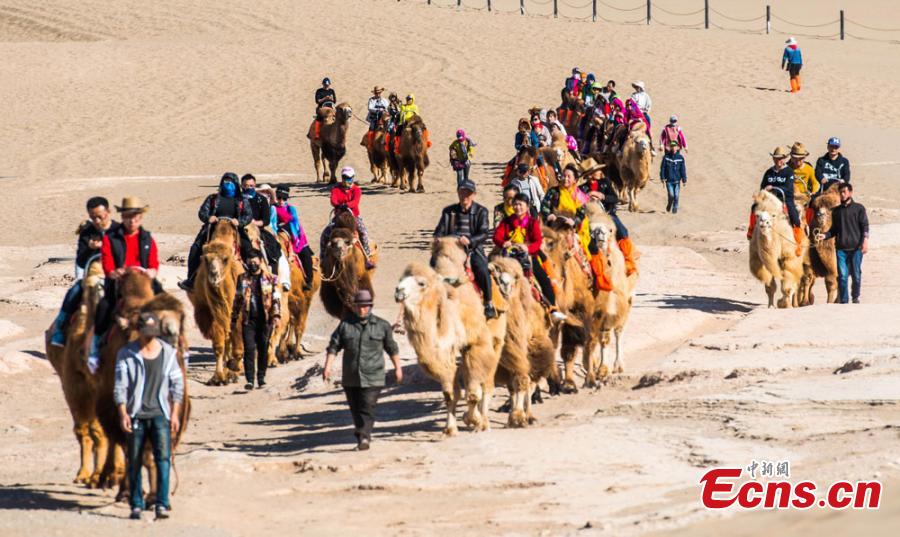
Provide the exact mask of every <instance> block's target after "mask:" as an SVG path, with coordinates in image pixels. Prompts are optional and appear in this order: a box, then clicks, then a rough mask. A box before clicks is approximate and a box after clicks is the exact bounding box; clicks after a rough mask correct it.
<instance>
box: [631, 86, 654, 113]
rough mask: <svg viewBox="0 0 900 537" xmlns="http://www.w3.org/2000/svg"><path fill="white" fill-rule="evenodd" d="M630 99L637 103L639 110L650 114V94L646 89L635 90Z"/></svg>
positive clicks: (651, 102) (651, 104) (651, 103)
mask: <svg viewBox="0 0 900 537" xmlns="http://www.w3.org/2000/svg"><path fill="white" fill-rule="evenodd" d="M631 100H632V101H634V102H635V104H637V105H638V108H640V109H641V112H645V113H647V114H650V107H651V106H653V101H652V100H650V95H649V94H648V93H647V92H646V91H636V92H634V93H632V94H631Z"/></svg>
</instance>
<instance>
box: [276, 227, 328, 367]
mask: <svg viewBox="0 0 900 537" xmlns="http://www.w3.org/2000/svg"><path fill="white" fill-rule="evenodd" d="M278 242H279V244H280V245H281V255H284V256H287V257H288V259H290V262H289V265H290V267H291V291H290V293H282V301H283V302H282V310H281V311H283V312H289V313H290V314H289V315H284V314H283V313H282V319H283V321H284V322H283V323H281V324H284V328H285V329H284V331H283V332H280V333H279V334H280V337H279V338H278V339H275V338H274V336H273V339H272V341H273V342H279V344H278V347H279V348H278V352H279V353H280V354H281V356H282V359H296V358H299V357H300V355H301V351H302V349H303V346H302V340H303V334H304V333H305V332H306V320H307V318H308V317H309V308H310V306H311V305H312V300H313V297H314V296H315V294H316V291H318V290H319V287H320V285H321V284H322V272H321V271H320V270H319V262H318V258H317V257H313V274H312V286H311V288H310V289H309V290H308V291H304V290H303V285H304V284H305V283H306V277H307V276H306V275H305V274H304V273H303V269H301V268H300V264H299V261H298V260H297V259H296V254H294V252H293V250H292V248H291V239H290V236H289V235H288V234H287V232H284V231H282V232H279V233H278ZM285 301H286V302H285ZM275 347H276V345H274V344H273V345H271V346H270V348H271V349H272V351H273V352H274V350H275ZM273 357H274V354H273V355H270V363H271V359H272V358H273Z"/></svg>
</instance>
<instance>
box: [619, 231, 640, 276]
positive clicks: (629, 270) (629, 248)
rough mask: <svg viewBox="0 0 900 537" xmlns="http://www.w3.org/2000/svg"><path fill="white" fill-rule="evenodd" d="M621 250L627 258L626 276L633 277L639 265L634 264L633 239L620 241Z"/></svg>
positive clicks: (626, 238)
mask: <svg viewBox="0 0 900 537" xmlns="http://www.w3.org/2000/svg"><path fill="white" fill-rule="evenodd" d="M619 249H620V250H622V255H624V256H625V275H626V276H631V275H632V274H634V273H635V272H637V265H635V264H634V243H633V242H631V237H625V238H624V239H622V240H620V241H619Z"/></svg>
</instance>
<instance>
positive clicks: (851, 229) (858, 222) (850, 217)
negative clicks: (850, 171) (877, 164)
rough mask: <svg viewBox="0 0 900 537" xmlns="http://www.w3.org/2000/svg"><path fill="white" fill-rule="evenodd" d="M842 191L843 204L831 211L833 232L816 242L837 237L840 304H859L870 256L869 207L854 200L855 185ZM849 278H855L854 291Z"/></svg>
mask: <svg viewBox="0 0 900 537" xmlns="http://www.w3.org/2000/svg"><path fill="white" fill-rule="evenodd" d="M839 192H840V194H841V204H840V205H838V206H837V207H835V208H834V210H833V211H832V212H831V229H830V230H828V232H827V233H825V234H824V235H822V234H819V235H818V236H817V237H816V240H819V241H822V240H826V239H830V238H831V237H835V239H834V249H835V251H836V253H837V265H838V297H839V301H840V303H841V304H847V303H848V302H850V299H851V297H852V299H853V303H854V304H859V291H860V286H861V283H862V259H863V256H864V255H866V254H867V253H869V217H868V216H867V215H866V208H865V207H863V206H862V205H861V204H859V203H856V202H855V201H853V185H852V184H850V183H843V184H841V186H840V189H839ZM848 278H852V279H853V285H852V288H851V289H850V290H848V289H847V280H848ZM848 291H849V292H848Z"/></svg>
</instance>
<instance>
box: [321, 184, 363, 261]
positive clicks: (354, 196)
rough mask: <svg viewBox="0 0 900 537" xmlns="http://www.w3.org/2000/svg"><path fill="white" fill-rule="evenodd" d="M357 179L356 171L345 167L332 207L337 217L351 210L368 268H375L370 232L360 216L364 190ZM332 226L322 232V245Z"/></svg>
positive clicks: (333, 191)
mask: <svg viewBox="0 0 900 537" xmlns="http://www.w3.org/2000/svg"><path fill="white" fill-rule="evenodd" d="M355 179H356V170H354V169H353V168H351V167H350V166H344V168H343V169H341V182H340V183H338V184H337V185H335V186H333V187H332V188H331V207H332V208H333V209H334V211H335V216H336V215H337V212H338V211H340V210H349V211H350V212H351V213H352V214H353V216H354V218H356V230H357V233H358V235H359V244H360V245H361V246H362V250H363V253H365V254H366V268H367V269H372V268H375V264H374V263H373V262H372V260H371V256H372V252H371V250H370V248H369V232H368V230H367V229H366V224H365V223H364V222H363V219H362V216H360V214H359V202H360V200H361V199H362V189H360V188H359V185H357V184H356V183H355V182H354V181H355ZM331 228H332V224H329V225H328V226H327V227H326V229H325V231H323V232H322V243H323V244H324V243H325V242H326V241H327V240H328V237H330V236H331Z"/></svg>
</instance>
